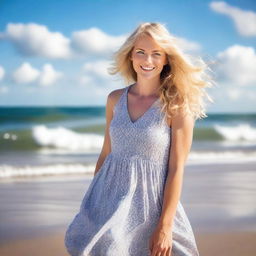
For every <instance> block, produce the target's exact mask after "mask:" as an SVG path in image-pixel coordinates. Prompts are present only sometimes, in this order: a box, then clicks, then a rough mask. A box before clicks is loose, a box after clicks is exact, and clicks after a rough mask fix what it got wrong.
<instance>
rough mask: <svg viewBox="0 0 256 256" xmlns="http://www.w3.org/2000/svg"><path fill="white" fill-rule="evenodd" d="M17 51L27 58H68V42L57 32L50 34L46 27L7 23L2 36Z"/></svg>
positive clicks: (69, 51)
mask: <svg viewBox="0 0 256 256" xmlns="http://www.w3.org/2000/svg"><path fill="white" fill-rule="evenodd" d="M2 37H4V38H5V39H8V40H10V41H11V42H12V43H13V44H14V45H15V46H16V48H17V50H18V51H19V52H20V53H22V54H24V55H28V56H43V57H47V58H69V57H70V56H71V50H70V40H69V39H68V38H66V37H65V36H63V35H62V34H61V33H59V32H51V31H49V30H48V28H47V27H46V26H43V25H38V24H35V23H28V24H22V23H17V24H13V23H9V24H8V25H7V28H6V32H5V34H4V36H2Z"/></svg>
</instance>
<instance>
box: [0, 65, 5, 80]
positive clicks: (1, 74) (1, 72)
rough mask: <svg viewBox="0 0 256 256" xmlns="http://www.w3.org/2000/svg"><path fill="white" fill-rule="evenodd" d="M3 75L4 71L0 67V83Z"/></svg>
mask: <svg viewBox="0 0 256 256" xmlns="http://www.w3.org/2000/svg"><path fill="white" fill-rule="evenodd" d="M4 75H5V70H4V68H3V67H2V66H0V81H1V80H3V78H4Z"/></svg>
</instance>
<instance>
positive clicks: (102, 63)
mask: <svg viewBox="0 0 256 256" xmlns="http://www.w3.org/2000/svg"><path fill="white" fill-rule="evenodd" d="M109 66H110V62H109V61H106V60H98V61H94V62H88V63H85V64H84V65H83V67H82V70H83V71H84V73H85V74H88V75H90V76H94V77H97V78H101V79H108V78H109V77H110V75H109V74H108V72H107V68H108V67H109Z"/></svg>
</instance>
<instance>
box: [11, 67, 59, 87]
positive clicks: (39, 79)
mask: <svg viewBox="0 0 256 256" xmlns="http://www.w3.org/2000/svg"><path fill="white" fill-rule="evenodd" d="M61 77H63V74H62V73H61V72H58V71H56V70H55V69H54V68H53V66H52V65H51V64H45V65H44V66H43V68H42V71H40V70H38V69H36V68H33V67H32V66H31V65H30V64H29V63H27V62H24V63H23V64H22V65H21V66H20V67H19V68H17V69H16V70H15V71H14V72H13V75H12V78H13V80H14V81H15V82H16V83H17V84H27V83H32V82H36V83H38V84H39V85H42V86H47V85H52V84H54V83H55V82H56V81H57V80H59V79H60V78H61Z"/></svg>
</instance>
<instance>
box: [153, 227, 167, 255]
mask: <svg viewBox="0 0 256 256" xmlns="http://www.w3.org/2000/svg"><path fill="white" fill-rule="evenodd" d="M149 249H150V251H151V255H150V256H171V251H172V232H171V230H170V228H166V227H158V226H157V227H156V229H155V231H154V232H153V234H152V235H151V237H150V239H149Z"/></svg>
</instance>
